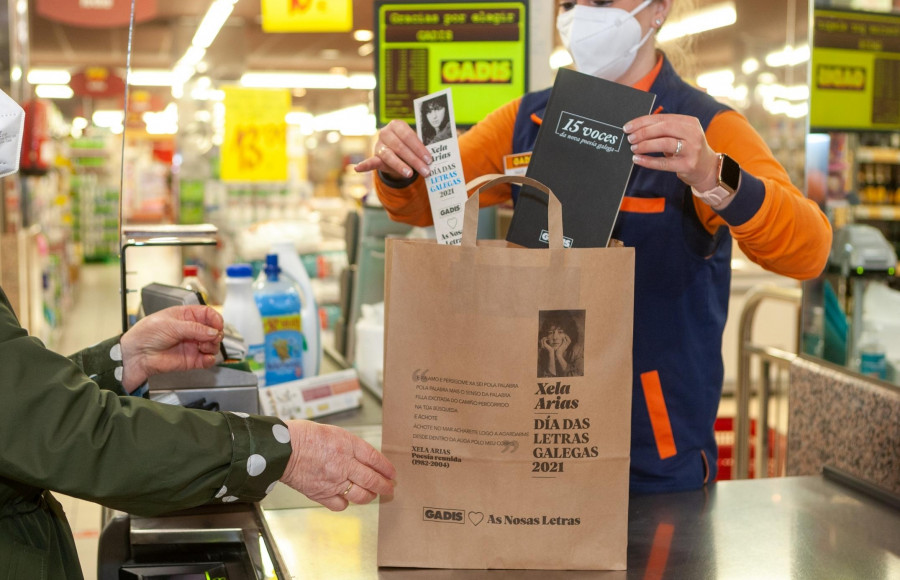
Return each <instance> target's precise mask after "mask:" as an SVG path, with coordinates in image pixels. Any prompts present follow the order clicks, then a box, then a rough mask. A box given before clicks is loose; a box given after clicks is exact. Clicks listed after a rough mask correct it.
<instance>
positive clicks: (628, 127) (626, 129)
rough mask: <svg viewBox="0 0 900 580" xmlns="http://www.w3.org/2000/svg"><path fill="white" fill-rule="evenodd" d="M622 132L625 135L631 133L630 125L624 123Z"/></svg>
mask: <svg viewBox="0 0 900 580" xmlns="http://www.w3.org/2000/svg"><path fill="white" fill-rule="evenodd" d="M622 130H623V131H625V132H626V133H628V132H630V131H631V123H625V126H624V127H622Z"/></svg>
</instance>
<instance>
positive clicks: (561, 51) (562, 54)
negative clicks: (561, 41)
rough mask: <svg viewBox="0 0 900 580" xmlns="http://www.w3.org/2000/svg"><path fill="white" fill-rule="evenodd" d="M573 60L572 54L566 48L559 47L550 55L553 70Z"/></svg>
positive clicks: (567, 64)
mask: <svg viewBox="0 0 900 580" xmlns="http://www.w3.org/2000/svg"><path fill="white" fill-rule="evenodd" d="M572 62H573V61H572V55H571V54H569V51H568V50H566V49H565V48H557V49H556V50H554V51H553V54H551V55H550V68H552V69H553V70H556V69H560V68H563V67H566V66H569V65H570V64H572Z"/></svg>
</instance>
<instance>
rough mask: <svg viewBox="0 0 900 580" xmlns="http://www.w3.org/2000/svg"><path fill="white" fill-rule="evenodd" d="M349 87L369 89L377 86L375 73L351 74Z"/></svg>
mask: <svg viewBox="0 0 900 580" xmlns="http://www.w3.org/2000/svg"><path fill="white" fill-rule="evenodd" d="M348 81H349V82H348V85H347V86H348V88H351V89H358V90H362V91H369V90H372V89H374V88H375V86H376V83H377V81H376V80H375V75H350V77H349V79H348Z"/></svg>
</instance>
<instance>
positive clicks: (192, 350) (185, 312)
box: [119, 305, 224, 393]
mask: <svg viewBox="0 0 900 580" xmlns="http://www.w3.org/2000/svg"><path fill="white" fill-rule="evenodd" d="M223 328H224V322H223V320H222V316H221V315H220V314H219V313H218V312H216V311H215V310H213V309H212V308H210V307H209V306H196V305H194V306H173V307H171V308H166V309H164V310H160V311H159V312H155V313H153V314H151V315H150V316H146V317H144V318H142V319H140V320H138V322H137V324H135V325H134V326H133V327H131V328H130V329H129V330H128V332H126V333H125V334H123V335H122V338H121V340H120V341H119V344H120V346H121V348H122V366H123V369H122V386H123V387H124V388H125V390H126V391H128V392H129V393H130V392H132V391H133V390H135V389H136V388H138V387H139V386H141V385H142V384H144V381H146V380H147V378H148V377H149V376H150V375H154V374H157V373H165V372H170V371H185V370H190V369H197V368H208V367H211V366H212V365H213V364H215V362H216V353H218V352H219V344H220V343H221V342H222V338H223V337H224V332H223V330H222V329H223Z"/></svg>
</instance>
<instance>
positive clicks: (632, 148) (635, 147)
mask: <svg viewBox="0 0 900 580" xmlns="http://www.w3.org/2000/svg"><path fill="white" fill-rule="evenodd" d="M636 150H637V145H632V146H631V152H632V153H634V152H635V151H636Z"/></svg>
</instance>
